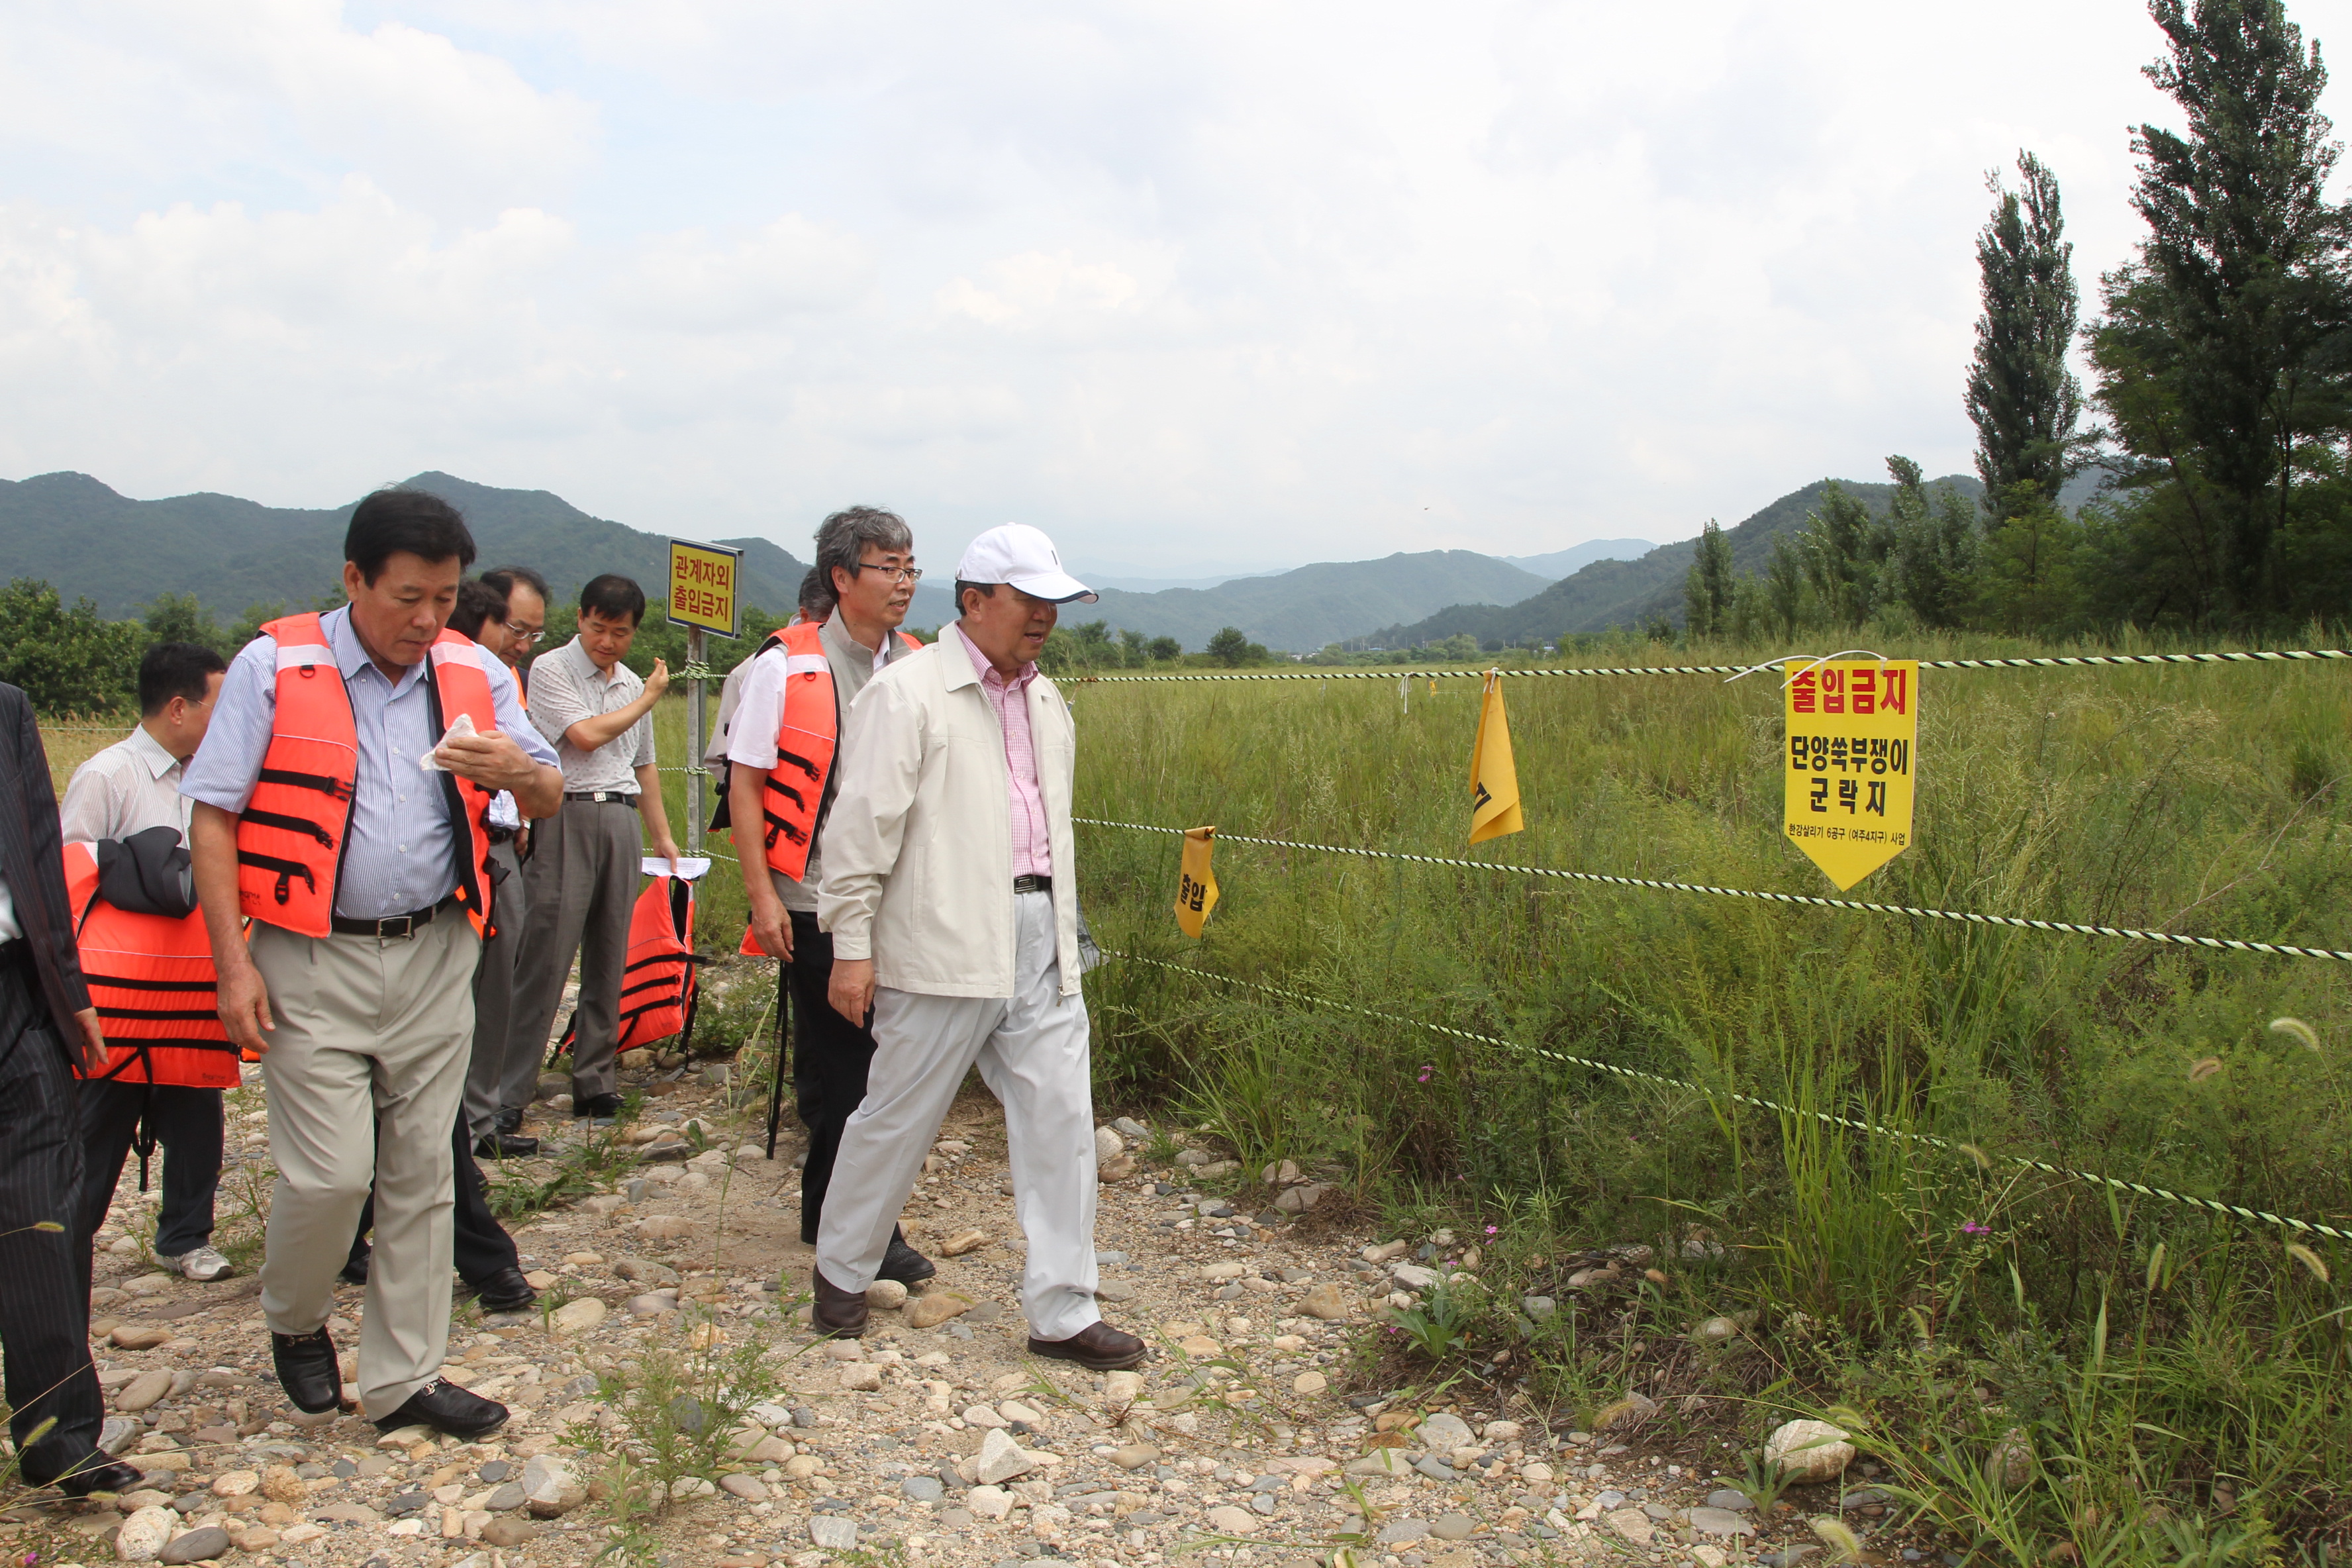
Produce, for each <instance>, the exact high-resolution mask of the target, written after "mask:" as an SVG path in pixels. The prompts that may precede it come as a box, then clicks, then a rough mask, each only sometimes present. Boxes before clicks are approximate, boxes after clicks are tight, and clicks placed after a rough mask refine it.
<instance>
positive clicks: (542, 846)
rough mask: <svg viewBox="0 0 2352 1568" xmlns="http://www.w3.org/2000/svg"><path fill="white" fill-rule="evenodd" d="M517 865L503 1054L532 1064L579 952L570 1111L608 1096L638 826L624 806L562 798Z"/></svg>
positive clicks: (640, 836)
mask: <svg viewBox="0 0 2352 1568" xmlns="http://www.w3.org/2000/svg"><path fill="white" fill-rule="evenodd" d="M531 836H532V837H533V839H534V840H535V842H534V843H533V844H532V845H531V848H530V864H529V865H527V866H525V867H524V868H523V871H522V879H523V887H524V888H525V889H526V890H527V891H528V894H529V896H530V915H529V916H528V923H527V924H526V925H525V926H524V928H523V933H522V948H521V951H520V953H519V955H518V956H517V958H516V961H515V984H514V1022H513V1023H512V1025H511V1026H510V1028H511V1029H512V1031H513V1033H512V1037H511V1039H510V1042H509V1049H510V1050H513V1051H516V1052H523V1051H528V1052H530V1053H531V1054H532V1056H533V1058H535V1059H536V1058H538V1057H539V1054H540V1053H541V1052H544V1051H545V1050H546V1049H547V1043H548V1042H547V1037H548V1036H549V1034H550V1033H551V1032H552V1030H553V1029H554V1026H555V1010H556V1008H557V1006H559V1005H561V1004H562V1000H563V981H564V977H565V975H566V973H568V972H569V971H570V970H571V968H572V954H573V953H574V952H577V953H578V954H579V955H580V1010H579V1013H578V1015H577V1016H578V1019H579V1024H580V1027H579V1032H578V1034H577V1035H576V1036H575V1037H573V1039H572V1104H573V1107H574V1108H575V1109H577V1108H578V1106H579V1103H580V1102H581V1101H582V1100H586V1099H588V1098H589V1097H590V1096H592V1095H598V1094H610V1093H612V1092H613V1090H614V1084H615V1083H616V1082H617V1081H618V1079H616V1078H615V1076H614V1060H613V1057H614V1049H613V1047H614V1043H615V1042H616V1041H617V1040H618V1039H619V1037H620V1032H621V975H622V972H623V971H624V970H625V969H626V968H627V966H628V961H629V916H630V914H631V912H632V911H633V910H635V905H636V901H637V889H638V887H639V886H640V885H641V884H642V883H643V882H644V880H645V878H644V875H643V873H642V872H641V871H640V870H639V868H638V867H639V862H640V861H642V860H643V859H644V858H645V842H646V830H645V821H644V819H643V818H641V817H640V816H638V815H637V808H636V806H635V805H634V804H633V803H628V802H614V801H606V802H603V803H601V804H600V803H598V802H595V801H585V800H567V801H565V802H564V803H563V809H562V811H560V812H558V813H556V815H554V816H551V817H546V818H543V819H542V820H541V821H540V822H538V823H537V824H535V825H534V826H532V828H531Z"/></svg>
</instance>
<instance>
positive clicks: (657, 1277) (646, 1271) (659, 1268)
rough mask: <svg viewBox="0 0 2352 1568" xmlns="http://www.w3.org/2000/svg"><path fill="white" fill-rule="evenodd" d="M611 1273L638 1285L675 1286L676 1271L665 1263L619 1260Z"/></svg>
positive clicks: (629, 1258) (638, 1259)
mask: <svg viewBox="0 0 2352 1568" xmlns="http://www.w3.org/2000/svg"><path fill="white" fill-rule="evenodd" d="M613 1272H614V1273H615V1274H617V1275H619V1276H620V1277H621V1278H622V1279H628V1280H632V1281H634V1282H635V1283H636V1284H639V1285H675V1284H677V1269H675V1268H671V1267H670V1266H669V1265H668V1264H667V1263H656V1262H653V1261H652V1260H650V1259H648V1258H634V1257H624V1258H619V1259H617V1260H616V1261H615V1262H614V1265H613Z"/></svg>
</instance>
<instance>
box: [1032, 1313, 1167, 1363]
mask: <svg viewBox="0 0 2352 1568" xmlns="http://www.w3.org/2000/svg"><path fill="white" fill-rule="evenodd" d="M1144 1348H1145V1347H1144V1343H1143V1342H1142V1341H1141V1340H1139V1339H1137V1338H1136V1337H1135V1336H1134V1335H1133V1334H1123V1333H1121V1332H1119V1331H1118V1330H1117V1329H1114V1328H1112V1327H1111V1326H1110V1325H1109V1324H1108V1323H1104V1322H1094V1323H1089V1324H1087V1326H1086V1328H1084V1329H1083V1330H1081V1331H1078V1332H1077V1333H1075V1334H1072V1335H1071V1336H1070V1337H1069V1338H1068V1339H1066V1340H1041V1339H1037V1338H1035V1337H1034V1336H1032V1338H1031V1339H1030V1341H1029V1353H1030V1354H1031V1355H1042V1356H1051V1357H1053V1358H1054V1359H1055V1361H1074V1362H1076V1363H1078V1364H1079V1365H1080V1366H1084V1367H1092V1368H1093V1369H1094V1370H1095V1371H1097V1372H1119V1371H1122V1370H1124V1369H1126V1368H1128V1367H1130V1366H1133V1365H1135V1364H1136V1363H1139V1362H1140V1361H1142V1360H1143V1352H1144Z"/></svg>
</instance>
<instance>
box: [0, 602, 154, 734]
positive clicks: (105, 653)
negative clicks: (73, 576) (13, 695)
mask: <svg viewBox="0 0 2352 1568" xmlns="http://www.w3.org/2000/svg"><path fill="white" fill-rule="evenodd" d="M147 640H148V639H147V633H146V628H145V627H143V626H141V625H140V624H139V623H138V622H137V621H110V620H105V619H103V618H101V617H100V615H99V613H98V605H95V604H94V603H92V602H91V601H90V600H89V599H87V598H84V599H77V600H75V601H74V604H73V607H72V608H70V609H68V608H67V607H66V605H65V604H64V603H63V601H61V600H60V599H59V598H58V591H57V590H56V589H55V588H52V587H51V586H49V584H47V583H44V582H41V581H39V580H38V579H36V578H29V577H18V578H16V580H14V581H13V582H11V583H10V584H8V586H7V587H6V588H5V589H0V680H5V681H6V682H8V683H9V684H10V685H12V686H16V687H19V688H22V689H23V690H24V693H25V695H26V697H27V698H28V699H30V700H31V701H32V704H33V706H34V708H36V709H37V710H39V711H41V712H43V713H103V712H108V711H110V710H114V709H117V708H121V707H123V706H124V705H126V704H127V703H129V702H130V701H131V700H132V699H133V698H134V697H136V695H137V694H138V689H139V658H140V656H141V655H142V654H143V653H144V652H146V649H147Z"/></svg>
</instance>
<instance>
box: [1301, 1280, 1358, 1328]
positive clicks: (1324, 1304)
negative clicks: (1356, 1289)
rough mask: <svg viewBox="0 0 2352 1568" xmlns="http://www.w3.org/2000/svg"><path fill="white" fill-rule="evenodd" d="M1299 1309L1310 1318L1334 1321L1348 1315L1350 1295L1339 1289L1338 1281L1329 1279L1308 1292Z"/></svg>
mask: <svg viewBox="0 0 2352 1568" xmlns="http://www.w3.org/2000/svg"><path fill="white" fill-rule="evenodd" d="M1298 1310H1300V1311H1302V1312H1305V1313H1306V1314H1307V1316H1308V1317H1310V1318H1320V1319H1322V1320H1323V1321H1325V1322H1332V1321H1337V1320H1338V1319H1340V1318H1344V1317H1346V1316H1347V1315H1348V1295H1347V1292H1346V1291H1344V1290H1342V1289H1339V1284H1338V1282H1337V1281H1334V1280H1329V1279H1327V1280H1325V1281H1324V1282H1323V1283H1322V1284H1320V1285H1318V1286H1316V1287H1315V1288H1314V1289H1311V1290H1309V1291H1307V1295H1306V1298H1305V1299H1304V1300H1301V1301H1300V1302H1299V1303H1298Z"/></svg>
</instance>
